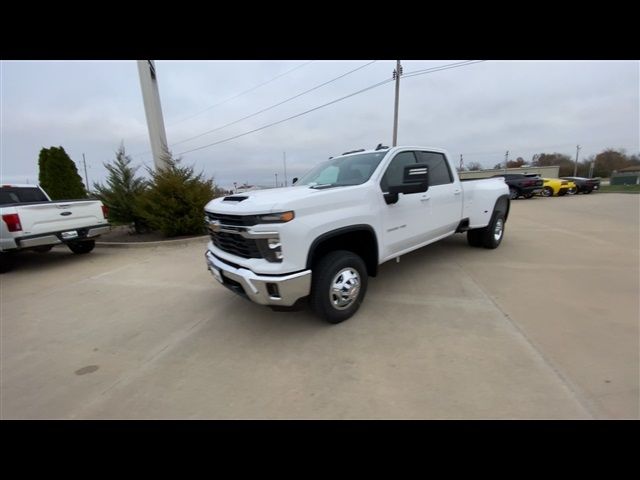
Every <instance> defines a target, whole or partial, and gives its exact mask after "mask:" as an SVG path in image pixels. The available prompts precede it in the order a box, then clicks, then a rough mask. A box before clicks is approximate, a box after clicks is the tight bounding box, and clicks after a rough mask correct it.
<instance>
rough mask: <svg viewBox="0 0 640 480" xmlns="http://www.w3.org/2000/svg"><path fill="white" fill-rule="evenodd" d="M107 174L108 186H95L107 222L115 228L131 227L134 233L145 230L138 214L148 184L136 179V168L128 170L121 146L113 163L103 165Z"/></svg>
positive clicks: (129, 160) (98, 184) (122, 146)
mask: <svg viewBox="0 0 640 480" xmlns="http://www.w3.org/2000/svg"><path fill="white" fill-rule="evenodd" d="M103 165H104V167H105V168H106V169H107V171H108V172H109V176H108V177H107V184H106V185H102V184H100V183H94V184H93V189H94V190H95V194H96V197H97V198H98V199H100V200H101V201H102V203H104V204H105V205H106V206H108V207H109V221H110V222H112V223H116V224H126V225H131V224H133V227H134V229H135V231H136V233H143V232H144V231H145V230H147V225H146V222H145V220H144V218H143V217H142V216H141V215H140V214H139V213H138V210H139V207H138V203H139V202H140V199H141V196H142V194H143V193H144V191H145V190H146V189H147V184H148V182H147V181H146V180H145V179H144V178H141V177H136V172H137V171H138V168H139V167H132V166H131V157H129V156H127V155H126V153H125V149H124V145H120V148H119V149H118V151H117V152H116V159H115V160H114V161H113V163H110V164H109V163H104V164H103Z"/></svg>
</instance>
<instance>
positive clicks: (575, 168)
mask: <svg viewBox="0 0 640 480" xmlns="http://www.w3.org/2000/svg"><path fill="white" fill-rule="evenodd" d="M579 152H580V145H576V164H575V165H574V166H573V176H574V177H576V176H577V175H578V153H579Z"/></svg>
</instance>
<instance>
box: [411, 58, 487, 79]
mask: <svg viewBox="0 0 640 480" xmlns="http://www.w3.org/2000/svg"><path fill="white" fill-rule="evenodd" d="M482 62H486V60H464V61H462V62H457V63H449V64H447V65H440V66H439V67H431V68H425V69H422V70H414V71H413V72H407V73H405V74H404V75H402V76H403V77H405V78H409V77H417V76H419V75H424V74H426V73H432V72H438V71H440V70H449V69H451V68H458V67H464V66H467V65H472V64H474V63H482Z"/></svg>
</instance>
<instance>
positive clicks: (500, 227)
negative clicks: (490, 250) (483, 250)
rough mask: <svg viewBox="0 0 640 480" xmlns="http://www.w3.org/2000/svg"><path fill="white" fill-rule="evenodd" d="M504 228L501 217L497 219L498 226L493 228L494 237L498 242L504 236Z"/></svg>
mask: <svg viewBox="0 0 640 480" xmlns="http://www.w3.org/2000/svg"><path fill="white" fill-rule="evenodd" d="M503 230H504V222H503V221H502V219H501V218H499V219H498V220H497V221H496V226H495V228H494V229H493V238H494V240H495V241H496V242H498V241H500V239H501V238H502V231H503Z"/></svg>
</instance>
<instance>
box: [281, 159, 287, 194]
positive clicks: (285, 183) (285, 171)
mask: <svg viewBox="0 0 640 480" xmlns="http://www.w3.org/2000/svg"><path fill="white" fill-rule="evenodd" d="M282 161H283V162H284V186H285V187H286V186H287V152H282Z"/></svg>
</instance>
